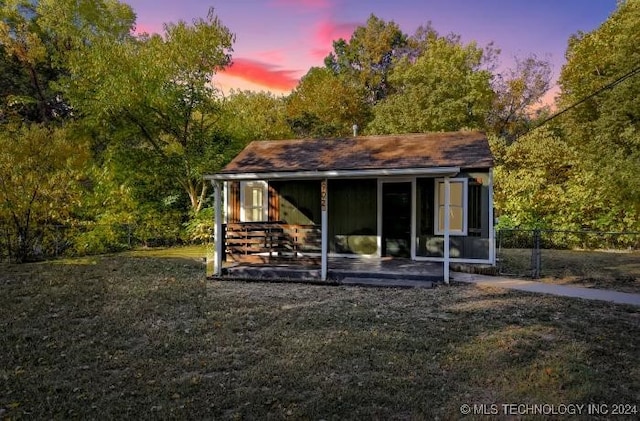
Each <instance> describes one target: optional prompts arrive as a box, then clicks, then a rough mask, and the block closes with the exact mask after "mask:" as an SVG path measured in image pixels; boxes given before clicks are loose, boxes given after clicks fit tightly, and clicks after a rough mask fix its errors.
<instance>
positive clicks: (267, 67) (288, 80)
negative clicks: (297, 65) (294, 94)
mask: <svg viewBox="0 0 640 421" xmlns="http://www.w3.org/2000/svg"><path fill="white" fill-rule="evenodd" d="M276 68H277V67H276V66H273V65H271V64H268V63H263V62H261V61H256V60H250V59H246V58H236V59H234V60H233V64H232V65H231V66H230V67H228V68H227V69H225V70H224V72H223V73H224V74H226V75H228V76H235V77H238V78H241V79H244V80H247V81H249V82H252V83H255V84H258V85H262V86H265V87H267V88H273V89H280V90H292V89H293V88H295V87H296V86H297V85H298V80H299V78H298V77H296V76H295V75H296V74H297V73H298V71H297V70H275V69H276Z"/></svg>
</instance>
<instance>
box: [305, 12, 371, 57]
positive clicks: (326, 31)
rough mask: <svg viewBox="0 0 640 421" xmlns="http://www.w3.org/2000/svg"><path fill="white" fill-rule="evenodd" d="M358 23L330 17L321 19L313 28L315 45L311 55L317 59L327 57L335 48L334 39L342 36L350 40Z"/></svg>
mask: <svg viewBox="0 0 640 421" xmlns="http://www.w3.org/2000/svg"><path fill="white" fill-rule="evenodd" d="M358 25H359V24H357V23H353V22H344V23H339V22H335V21H333V20H329V19H324V20H321V21H319V22H318V23H317V24H316V25H315V26H314V28H313V40H314V44H315V47H314V48H313V49H312V50H311V55H312V56H313V57H314V58H315V59H323V58H325V57H326V56H327V55H328V54H329V53H330V52H331V50H332V48H333V41H337V40H338V39H340V38H344V39H345V40H347V41H348V40H349V39H350V38H351V35H352V34H353V31H354V30H355V29H356V27H357V26H358Z"/></svg>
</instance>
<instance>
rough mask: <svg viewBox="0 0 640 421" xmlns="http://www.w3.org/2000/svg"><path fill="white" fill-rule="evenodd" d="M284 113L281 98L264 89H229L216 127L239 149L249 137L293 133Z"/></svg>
mask: <svg viewBox="0 0 640 421" xmlns="http://www.w3.org/2000/svg"><path fill="white" fill-rule="evenodd" d="M286 112H287V109H286V99H285V98H284V97H276V96H274V95H273V94H270V93H268V92H251V91H232V92H231V93H230V95H229V96H228V97H227V98H225V100H224V103H223V105H222V118H221V121H220V128H221V130H222V131H223V132H225V133H226V135H227V136H228V137H230V138H232V139H233V140H234V143H237V144H238V147H239V149H241V148H243V147H244V146H246V144H247V142H250V141H252V140H266V139H289V138H291V137H293V133H292V132H291V129H290V128H289V125H288V124H287V114H286ZM234 152H236V151H231V152H230V153H229V155H233V154H234ZM237 152H239V150H237Z"/></svg>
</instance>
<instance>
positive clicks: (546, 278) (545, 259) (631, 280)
mask: <svg viewBox="0 0 640 421" xmlns="http://www.w3.org/2000/svg"><path fill="white" fill-rule="evenodd" d="M499 258H500V268H501V271H502V272H503V273H508V274H516V275H521V276H522V275H530V274H531V271H530V268H531V249H503V250H501V251H500V253H499ZM541 276H542V279H540V281H542V282H549V283H555V284H563V285H579V286H584V287H589V288H604V289H613V290H617V291H623V292H634V293H640V252H637V251H636V252H609V251H581V250H542V251H541Z"/></svg>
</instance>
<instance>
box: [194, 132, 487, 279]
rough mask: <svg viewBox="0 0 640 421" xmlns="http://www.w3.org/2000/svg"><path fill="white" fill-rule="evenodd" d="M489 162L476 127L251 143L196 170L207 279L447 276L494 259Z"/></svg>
mask: <svg viewBox="0 0 640 421" xmlns="http://www.w3.org/2000/svg"><path fill="white" fill-rule="evenodd" d="M491 166H492V159H491V156H490V151H489V148H488V142H487V140H486V137H485V136H484V135H483V134H481V133H478V132H455V133H437V134H419V135H402V136H372V137H359V138H353V139H310V140H286V141H262V142H252V143H251V144H250V145H249V146H248V147H247V148H245V150H244V151H243V152H242V153H241V154H240V155H238V156H237V157H236V158H235V159H234V160H233V161H232V162H231V163H230V164H229V165H227V167H225V169H224V170H223V171H221V172H220V173H218V174H213V175H210V176H206V177H205V178H206V179H208V180H209V181H211V183H212V184H213V187H214V201H215V204H214V207H215V214H214V220H215V230H214V232H215V234H214V237H215V254H214V262H213V268H214V270H213V272H214V273H213V276H215V277H233V278H245V279H249V278H251V279H253V278H257V279H306V280H309V281H321V282H334V283H335V282H343V283H345V280H346V282H351V281H352V280H354V279H355V280H356V281H357V280H358V279H366V278H374V277H375V278H376V279H383V280H388V282H389V283H391V281H392V280H393V279H404V280H407V281H416V282H422V281H423V282H432V281H444V282H445V283H449V279H450V263H451V262H457V263H475V262H478V263H485V264H492V263H493V261H494V258H495V253H494V250H493V205H492V200H491V198H492V172H491ZM353 282H355V281H353Z"/></svg>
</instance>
